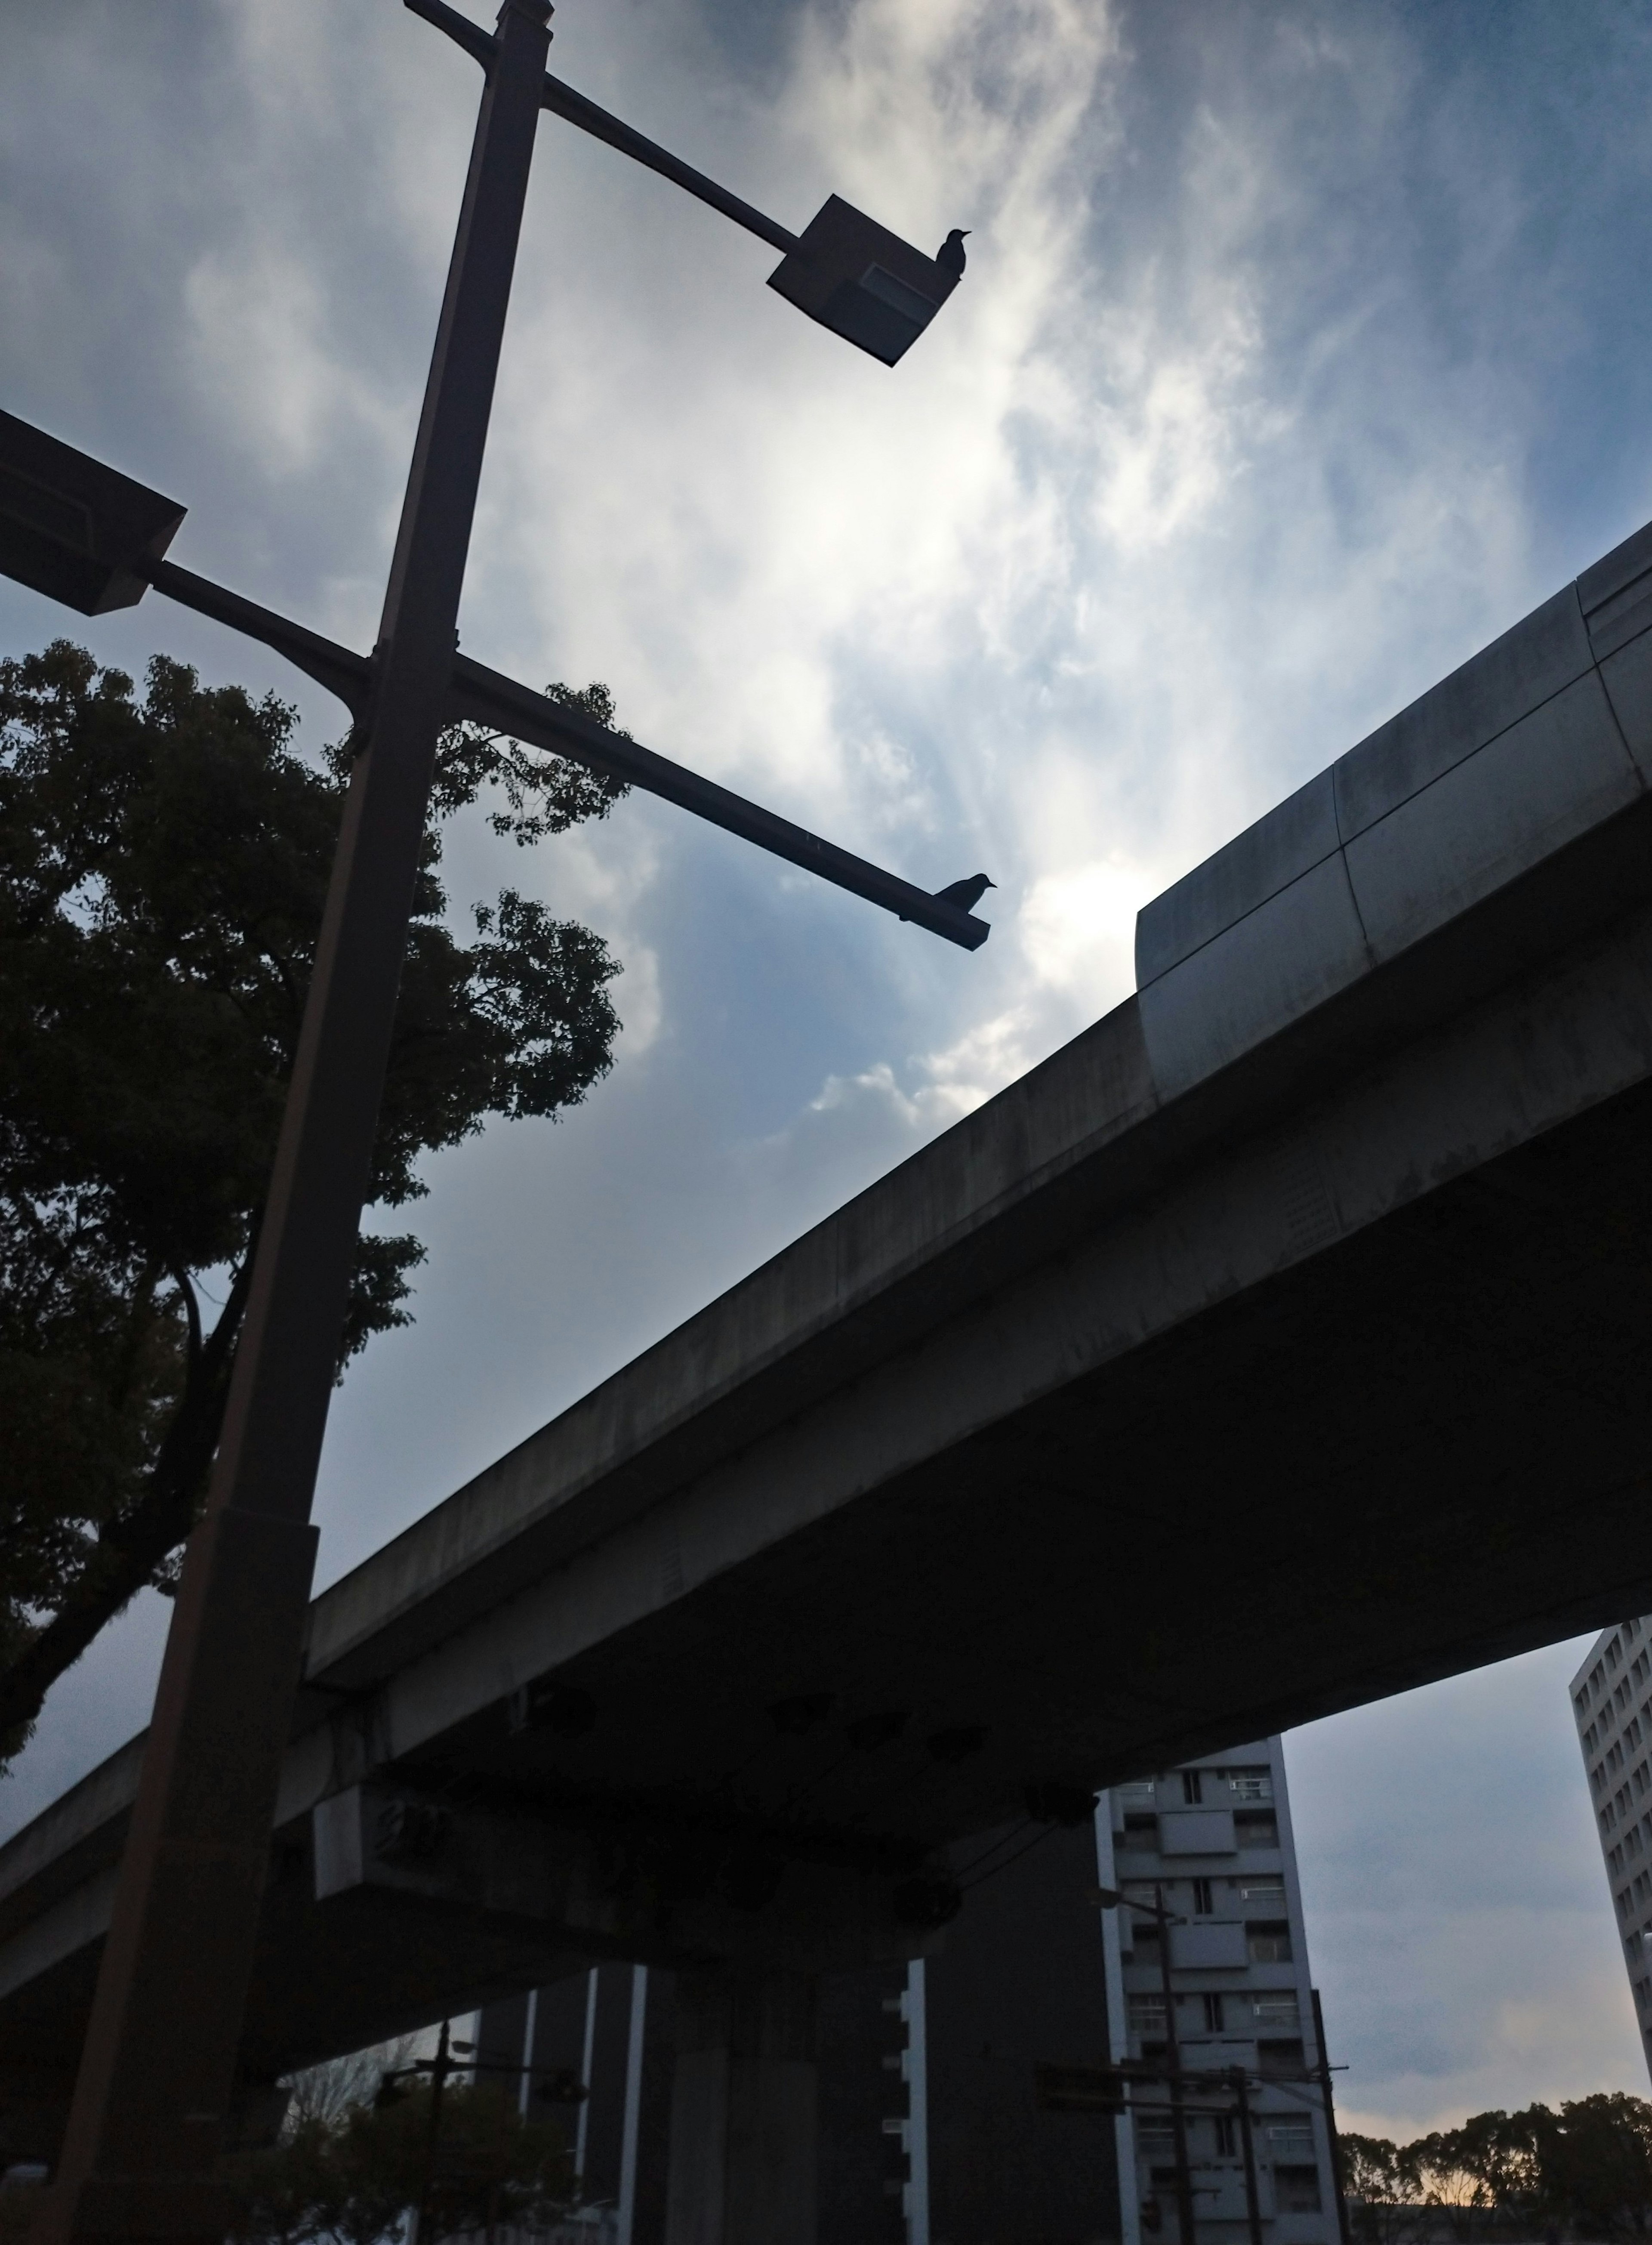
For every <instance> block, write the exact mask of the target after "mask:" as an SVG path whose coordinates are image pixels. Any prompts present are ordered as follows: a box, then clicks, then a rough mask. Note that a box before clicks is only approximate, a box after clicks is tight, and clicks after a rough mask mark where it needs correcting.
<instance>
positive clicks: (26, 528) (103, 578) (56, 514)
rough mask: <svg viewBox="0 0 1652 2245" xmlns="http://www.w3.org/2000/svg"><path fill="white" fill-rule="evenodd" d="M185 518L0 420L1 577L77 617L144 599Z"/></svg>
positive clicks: (21, 424)
mask: <svg viewBox="0 0 1652 2245" xmlns="http://www.w3.org/2000/svg"><path fill="white" fill-rule="evenodd" d="M185 513H186V509H185V508H183V507H181V506H180V505H179V504H178V501H177V500H176V499H164V498H163V497H162V496H161V494H160V493H159V492H156V491H151V490H150V489H149V487H148V485H146V484H139V483H134V482H133V481H132V478H131V477H130V476H123V475H121V474H120V473H119V472H118V470H116V469H114V468H106V467H105V465H104V464H103V462H102V461H101V460H94V459H92V458H91V457H90V456H89V455H88V454H87V453H85V452H78V451H76V450H75V448H74V446H73V445H72V444H59V442H58V439H57V438H56V437H48V436H47V434H46V433H45V431H44V429H34V428H31V427H30V424H28V422H26V421H19V420H18V419H17V417H16V415H15V414H11V413H0V573H3V574H4V575H6V576H8V577H13V578H15V579H16V580H17V582H18V584H20V585H27V586H29V587H31V588H32V590H33V591H35V592H37V593H44V594H45V595H46V597H47V599H48V600H61V601H62V602H63V603H64V607H71V608H75V609H78V612H79V613H80V614H82V615H83V616H101V615H105V614H107V613H108V612H109V610H110V609H111V608H130V607H133V606H134V605H135V604H136V603H137V602H138V601H139V600H141V599H142V598H143V596H144V589H145V587H146V584H147V582H148V579H147V576H146V573H145V571H144V570H143V568H142V567H141V566H139V565H140V564H141V563H143V562H145V561H158V560H159V559H160V557H161V556H162V554H164V553H166V548H167V547H168V546H170V545H171V543H172V541H173V535H174V534H175V532H176V531H177V528H178V526H179V523H180V522H181V521H182V520H183V519H184V515H185Z"/></svg>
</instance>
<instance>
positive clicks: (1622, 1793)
mask: <svg viewBox="0 0 1652 2245" xmlns="http://www.w3.org/2000/svg"><path fill="white" fill-rule="evenodd" d="M1572 1714H1573V1718H1574V1720H1575V1722H1576V1725H1577V1739H1578V1745H1579V1746H1581V1749H1582V1753H1583V1767H1584V1768H1585V1770H1586V1771H1587V1772H1588V1782H1589V1793H1590V1795H1591V1797H1592V1799H1593V1801H1594V1828H1595V1830H1596V1832H1597V1833H1598V1834H1599V1835H1600V1841H1601V1857H1602V1859H1603V1860H1604V1862H1605V1864H1606V1875H1607V1881H1608V1885H1609V1886H1610V1888H1611V1891H1612V1907H1613V1909H1614V1910H1615V1912H1616V1913H1617V1922H1618V1936H1619V1938H1620V1939H1621V1940H1622V1943H1623V1961H1624V1964H1625V1965H1626V1967H1627V1968H1628V1976H1629V1991H1630V1993H1631V1994H1632V1995H1633V1997H1634V1998H1635V2025H1637V2026H1638V2027H1639V2029H1640V2031H1641V2055H1642V2058H1645V2059H1646V2061H1647V2069H1648V2072H1649V2073H1652V1769H1649V1750H1652V1616H1649V1615H1644V1614H1643V1615H1642V1616H1641V1617H1640V1618H1639V1619H1637V1620H1635V1621H1626V1622H1620V1623H1619V1624H1618V1625H1617V1627H1616V1628H1615V1629H1608V1630H1603V1631H1601V1634H1600V1636H1599V1637H1597V1638H1595V1640H1594V1644H1593V1645H1591V1646H1590V1648H1589V1653H1588V1659H1586V1660H1585V1661H1584V1663H1583V1665H1582V1666H1581V1668H1580V1669H1579V1670H1578V1672H1577V1674H1576V1675H1575V1676H1574V1678H1573V1679H1572Z"/></svg>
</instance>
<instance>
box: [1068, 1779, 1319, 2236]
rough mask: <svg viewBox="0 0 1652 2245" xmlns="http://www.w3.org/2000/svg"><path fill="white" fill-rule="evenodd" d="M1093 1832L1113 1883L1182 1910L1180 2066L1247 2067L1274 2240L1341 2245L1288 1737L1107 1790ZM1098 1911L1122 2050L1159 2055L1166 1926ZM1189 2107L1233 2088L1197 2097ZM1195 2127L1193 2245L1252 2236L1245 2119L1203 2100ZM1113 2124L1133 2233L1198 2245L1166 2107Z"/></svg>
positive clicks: (1174, 1928) (1175, 1944) (1191, 2124)
mask: <svg viewBox="0 0 1652 2245" xmlns="http://www.w3.org/2000/svg"><path fill="white" fill-rule="evenodd" d="M1097 1843H1098V1855H1100V1861H1101V1882H1102V1884H1103V1885H1104V1886H1111V1887H1115V1888H1118V1889H1121V1890H1122V1891H1123V1892H1124V1893H1125V1894H1126V1895H1128V1896H1132V1897H1134V1898H1137V1899H1139V1900H1141V1902H1145V1903H1151V1902H1154V1901H1155V1899H1161V1900H1162V1904H1163V1907H1164V1908H1165V1909H1167V1910H1168V1911H1170V1912H1171V1913H1173V1914H1174V1916H1175V1917H1176V1918H1177V1919H1179V1920H1180V1921H1181V1922H1180V1923H1175V1924H1172V1925H1171V1926H1169V1928H1168V1936H1169V1943H1170V1951H1169V1956H1170V1983H1171V1989H1172V1993H1173V1997H1174V2000H1175V2025H1176V2036H1175V2039H1176V2042H1177V2045H1179V2052H1180V2058H1181V2065H1182V2067H1183V2068H1184V2069H1186V2070H1188V2071H1198V2072H1207V2071H1215V2070H1216V2069H1223V2068H1232V2067H1240V2068H1242V2069H1243V2071H1244V2072H1245V2074H1246V2075H1247V2076H1248V2077H1249V2083H1250V2087H1249V2101H1250V2106H1251V2110H1252V2115H1253V2133H1254V2146H1255V2159H1256V2189H1257V2201H1258V2209H1259V2212H1260V2215H1261V2225H1262V2234H1263V2239H1264V2241H1266V2245H1339V2238H1340V2234H1341V2231H1340V2217H1339V2212H1338V2205H1337V2187H1336V2174H1335V2168H1334V2166H1333V2162H1332V2154H1331V2136H1330V2126H1329V2125H1328V2122H1327V2118H1326V2113H1325V2100H1324V2087H1323V2086H1322V2080H1321V2078H1320V2075H1321V2067H1322V2054H1321V2051H1320V2046H1319V2038H1318V2030H1317V2012H1316V2008H1315V2002H1314V1995H1313V1989H1312V1984H1311V1982H1310V1976H1309V1970H1308V1944H1307V1938H1306V1935H1305V1932H1304V1930H1303V1910H1302V1893H1301V1889H1300V1887H1299V1885H1298V1882H1297V1858H1296V1850H1295V1846H1294V1843H1293V1841H1292V1836H1291V1828H1290V1802H1289V1799H1288V1797H1287V1794H1286V1790H1285V1767H1284V1759H1283V1753H1282V1752H1281V1748H1280V1741H1279V1740H1277V1739H1267V1740H1262V1741H1260V1742H1258V1743H1256V1744H1254V1745H1250V1746H1237V1747H1235V1748H1233V1749H1231V1750H1230V1751H1229V1752H1228V1753H1222V1754H1212V1755H1210V1756H1209V1757H1208V1758H1207V1759H1205V1760H1199V1761H1193V1762H1188V1763H1187V1764H1186V1765H1185V1766H1183V1767H1180V1768H1177V1769H1174V1770H1170V1771H1168V1772H1166V1773H1165V1774H1161V1775H1160V1776H1156V1777H1153V1778H1148V1779H1144V1780H1141V1782H1140V1783H1138V1784H1134V1785H1127V1786H1120V1787H1115V1788H1114V1790H1113V1792H1112V1793H1110V1794H1103V1795H1102V1797H1101V1801H1100V1808H1099V1811H1098V1815H1097ZM1109 1874H1111V1875H1109ZM1103 1923H1104V1925H1105V1927H1106V1929H1107V1930H1106V1936H1105V1937H1106V1940H1107V1949H1108V1956H1107V1981H1108V1988H1109V1995H1110V1997H1112V2001H1111V2003H1110V2006H1109V2008H1110V2011H1111V2012H1112V2018H1111V2019H1110V2022H1109V2025H1110V2032H1111V2038H1112V2045H1113V2047H1112V2056H1113V2058H1114V2059H1115V2060H1117V2059H1120V2058H1135V2059H1148V2060H1151V2059H1153V2058H1155V2057H1162V2056H1163V2055H1164V2054H1165V2052H1166V2049H1167V2045H1168V2035H1167V2031H1166V2025H1165V1998H1164V1984H1163V1977H1162V1964H1161V1954H1160V1949H1159V1941H1160V1939H1161V1934H1160V1931H1159V1930H1158V1927H1157V1924H1156V1922H1155V1921H1154V1919H1153V1918H1151V1917H1149V1916H1146V1915H1142V1914H1139V1913H1137V1912H1135V1911H1132V1910H1128V1909H1117V1910H1112V1911H1108V1912H1107V1913H1106V1915H1105V1916H1104V1920H1103ZM1115 1991H1116V1992H1115ZM1156 2094H1157V2096H1158V2098H1159V2099H1160V2101H1163V2092H1156ZM1188 2101H1189V2103H1190V2104H1193V2105H1195V2106H1210V2105H1212V2103H1213V2102H1220V2101H1221V2100H1220V2099H1212V2098H1211V2097H1209V2096H1208V2095H1203V2094H1199V2095H1190V2097H1189V2099H1188ZM1187 2126H1188V2159H1189V2165H1190V2167H1191V2169H1192V2183H1193V2191H1194V2227H1195V2238H1194V2240H1193V2241H1192V2245H1244V2241H1246V2240H1247V2239H1248V2237H1249V2205H1248V2201H1247V2194H1246V2183H1245V2171H1244V2160H1243V2146H1242V2134H1241V2129H1240V2125H1239V2122H1238V2120H1237V2119H1236V2117H1235V2116H1234V2115H1233V2114H1232V2113H1231V2112H1230V2111H1229V2112H1226V2113H1215V2112H1206V2111H1202V2112H1198V2113H1190V2114H1189V2115H1188V2123H1187ZM1117 2127H1118V2133H1119V2172H1120V2196H1121V2233H1122V2245H1187V2241H1184V2240H1182V2239H1181V2236H1180V2234H1179V2232H1180V2223H1179V2221H1178V2215H1177V2187H1176V2168H1175V2138H1174V2133H1173V2129H1172V2125H1171V2122H1170V2120H1169V2117H1168V2114H1154V2115H1153V2116H1151V2117H1149V2116H1148V2115H1147V2114H1145V2113H1144V2114H1141V2115H1139V2116H1131V2117H1127V2118H1126V2119H1123V2120H1120V2121H1119V2122H1118V2124H1117Z"/></svg>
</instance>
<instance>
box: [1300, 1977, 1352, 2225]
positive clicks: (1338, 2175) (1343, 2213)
mask: <svg viewBox="0 0 1652 2245" xmlns="http://www.w3.org/2000/svg"><path fill="white" fill-rule="evenodd" d="M1308 1993H1309V1995H1310V1997H1311V1998H1312V2001H1313V2007H1314V2048H1315V2049H1316V2051H1317V2052H1318V2058H1317V2063H1316V2065H1315V2067H1314V2071H1315V2072H1317V2074H1318V2076H1319V2087H1320V2092H1321V2094H1322V2095H1323V2096H1324V2100H1325V2133H1326V2134H1327V2135H1328V2136H1329V2137H1330V2180H1331V2183H1332V2186H1333V2187H1334V2188H1335V2190H1336V2193H1337V2235H1338V2236H1339V2237H1340V2238H1341V2240H1342V2245H1352V2233H1351V2230H1350V2229H1349V2227H1348V2193H1347V2191H1346V2190H1345V2189H1344V2187H1343V2155H1342V2141H1341V2139H1340V2138H1339V2137H1338V2135H1337V2107H1336V2104H1335V2101H1334V2100H1333V2099H1332V2097H1331V2093H1330V2052H1329V2051H1328V2050H1327V2049H1326V2048H1325V2015H1324V2012H1323V2011H1321V2010H1320V2008H1319V1991H1318V1989H1317V1988H1310V1990H1309V1991H1308Z"/></svg>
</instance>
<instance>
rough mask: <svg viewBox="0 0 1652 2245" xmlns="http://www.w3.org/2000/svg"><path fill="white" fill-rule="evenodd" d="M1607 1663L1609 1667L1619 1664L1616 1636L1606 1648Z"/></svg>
mask: <svg viewBox="0 0 1652 2245" xmlns="http://www.w3.org/2000/svg"><path fill="white" fill-rule="evenodd" d="M1606 1665H1607V1666H1608V1668H1615V1667H1616V1666H1617V1665H1618V1644H1617V1639H1616V1638H1613V1639H1612V1641H1611V1643H1610V1644H1609V1645H1608V1646H1607V1648H1606Z"/></svg>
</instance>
